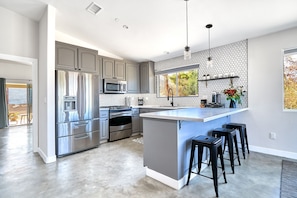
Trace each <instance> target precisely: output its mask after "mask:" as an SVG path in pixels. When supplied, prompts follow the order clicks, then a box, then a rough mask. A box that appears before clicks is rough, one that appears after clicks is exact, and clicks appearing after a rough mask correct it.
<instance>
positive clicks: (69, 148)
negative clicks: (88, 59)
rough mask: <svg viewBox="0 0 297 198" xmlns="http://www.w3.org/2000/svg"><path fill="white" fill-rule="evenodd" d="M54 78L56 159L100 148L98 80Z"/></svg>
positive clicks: (59, 74)
mask: <svg viewBox="0 0 297 198" xmlns="http://www.w3.org/2000/svg"><path fill="white" fill-rule="evenodd" d="M55 74H56V75H55V77H56V81H55V83H56V120H55V121H56V155H57V156H58V157H60V156H64V155H68V154H71V153H75V152H79V151H83V150H86V149H90V148H94V147H97V146H98V145H99V122H100V119H99V76H98V75H94V74H89V73H81V72H72V71H58V70H56V73H55Z"/></svg>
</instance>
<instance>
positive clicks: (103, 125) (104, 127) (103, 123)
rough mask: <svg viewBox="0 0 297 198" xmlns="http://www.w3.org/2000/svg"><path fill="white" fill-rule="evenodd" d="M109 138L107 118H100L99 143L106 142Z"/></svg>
mask: <svg viewBox="0 0 297 198" xmlns="http://www.w3.org/2000/svg"><path fill="white" fill-rule="evenodd" d="M108 137H109V121H108V118H100V141H102V140H107V139H108Z"/></svg>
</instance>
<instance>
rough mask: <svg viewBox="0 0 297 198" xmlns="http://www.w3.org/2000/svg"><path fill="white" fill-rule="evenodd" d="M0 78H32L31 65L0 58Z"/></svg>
mask: <svg viewBox="0 0 297 198" xmlns="http://www.w3.org/2000/svg"><path fill="white" fill-rule="evenodd" d="M0 71H1V73H0V78H6V79H8V80H9V79H13V80H18V79H20V80H32V65H27V64H21V63H17V62H14V61H7V60H0Z"/></svg>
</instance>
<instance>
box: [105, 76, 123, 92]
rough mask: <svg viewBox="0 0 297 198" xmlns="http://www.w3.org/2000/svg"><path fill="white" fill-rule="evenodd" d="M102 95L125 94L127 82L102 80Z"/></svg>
mask: <svg viewBox="0 0 297 198" xmlns="http://www.w3.org/2000/svg"><path fill="white" fill-rule="evenodd" d="M103 92H104V93H118V94H123V93H126V92H127V81H123V80H116V79H108V78H105V79H103Z"/></svg>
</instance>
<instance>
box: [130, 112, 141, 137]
mask: <svg viewBox="0 0 297 198" xmlns="http://www.w3.org/2000/svg"><path fill="white" fill-rule="evenodd" d="M139 120H140V118H139V109H138V108H132V134H133V133H139V131H140V122H139Z"/></svg>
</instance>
